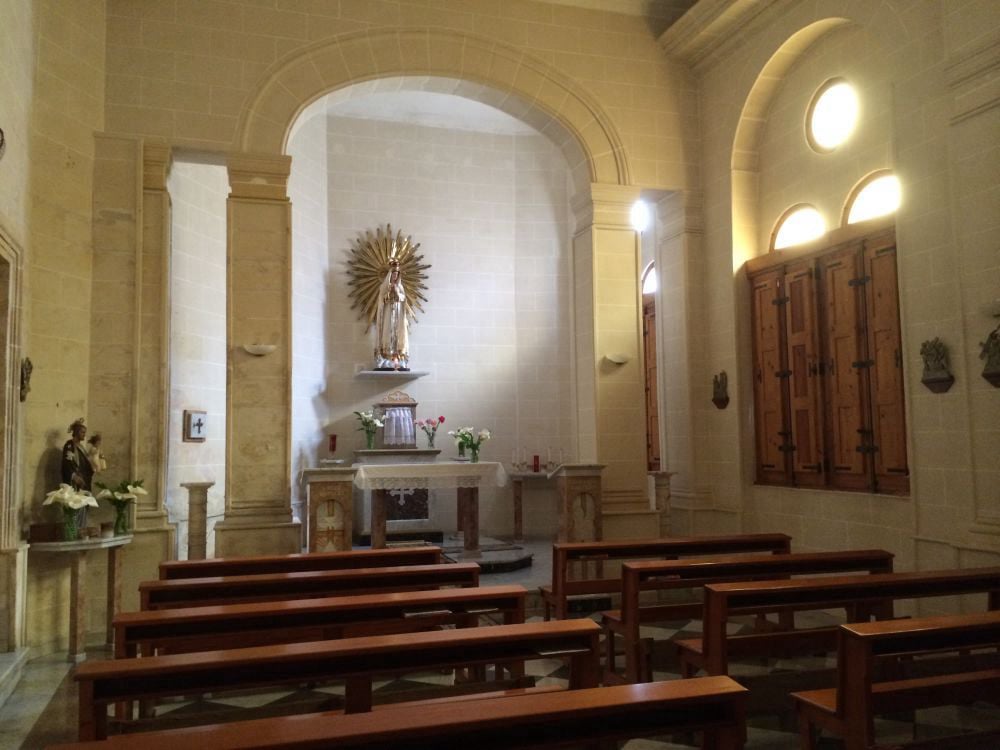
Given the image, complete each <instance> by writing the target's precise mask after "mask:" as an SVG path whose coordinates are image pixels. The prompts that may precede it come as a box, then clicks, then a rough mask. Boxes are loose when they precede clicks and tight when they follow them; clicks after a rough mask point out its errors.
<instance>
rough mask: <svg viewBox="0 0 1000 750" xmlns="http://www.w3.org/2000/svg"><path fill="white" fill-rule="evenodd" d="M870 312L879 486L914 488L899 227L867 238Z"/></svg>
mask: <svg viewBox="0 0 1000 750" xmlns="http://www.w3.org/2000/svg"><path fill="white" fill-rule="evenodd" d="M864 268H865V276H867V277H868V283H866V284H865V291H866V302H867V304H866V313H867V329H868V342H867V344H868V353H869V357H870V359H871V360H873V361H874V364H873V365H872V368H871V372H870V381H871V387H870V394H871V395H870V398H871V425H872V441H873V446H874V452H873V453H872V459H873V465H874V471H875V482H876V489H877V490H880V491H882V492H896V493H901V494H905V493H907V492H909V488H910V480H909V469H908V466H907V462H906V414H905V411H904V403H903V352H902V342H901V338H900V332H899V291H898V286H897V278H896V240H895V232H892V233H889V234H886V235H882V236H879V237H876V238H873V239H870V240H867V241H866V242H865V251H864Z"/></svg>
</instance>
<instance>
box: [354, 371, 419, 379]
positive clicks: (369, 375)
mask: <svg viewBox="0 0 1000 750" xmlns="http://www.w3.org/2000/svg"><path fill="white" fill-rule="evenodd" d="M425 375H430V373H429V372H425V371H420V370H358V371H357V372H356V373H354V377H356V378H357V379H358V380H416V379H417V378H422V377H424V376H425Z"/></svg>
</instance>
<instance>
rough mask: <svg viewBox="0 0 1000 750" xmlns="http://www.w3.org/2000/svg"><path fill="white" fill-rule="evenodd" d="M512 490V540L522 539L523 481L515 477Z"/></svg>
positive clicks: (519, 540)
mask: <svg viewBox="0 0 1000 750" xmlns="http://www.w3.org/2000/svg"><path fill="white" fill-rule="evenodd" d="M511 484H512V486H513V490H514V541H515V542H518V543H520V542H523V541H524V482H523V481H522V480H520V479H515V480H514V481H513V482H512V483H511Z"/></svg>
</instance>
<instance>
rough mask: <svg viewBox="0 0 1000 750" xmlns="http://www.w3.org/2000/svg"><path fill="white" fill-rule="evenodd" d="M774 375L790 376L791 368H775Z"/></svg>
mask: <svg viewBox="0 0 1000 750" xmlns="http://www.w3.org/2000/svg"><path fill="white" fill-rule="evenodd" d="M774 377H776V378H790V377H792V371H791V370H775V371H774Z"/></svg>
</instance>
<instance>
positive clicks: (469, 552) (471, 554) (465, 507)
mask: <svg viewBox="0 0 1000 750" xmlns="http://www.w3.org/2000/svg"><path fill="white" fill-rule="evenodd" d="M458 505H459V508H460V509H462V513H461V516H462V524H461V526H460V528H461V530H462V534H463V536H464V544H463V545H462V548H463V552H462V557H463V558H467V559H475V558H479V557H482V553H481V552H480V551H479V488H478V487H459V488H458Z"/></svg>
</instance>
